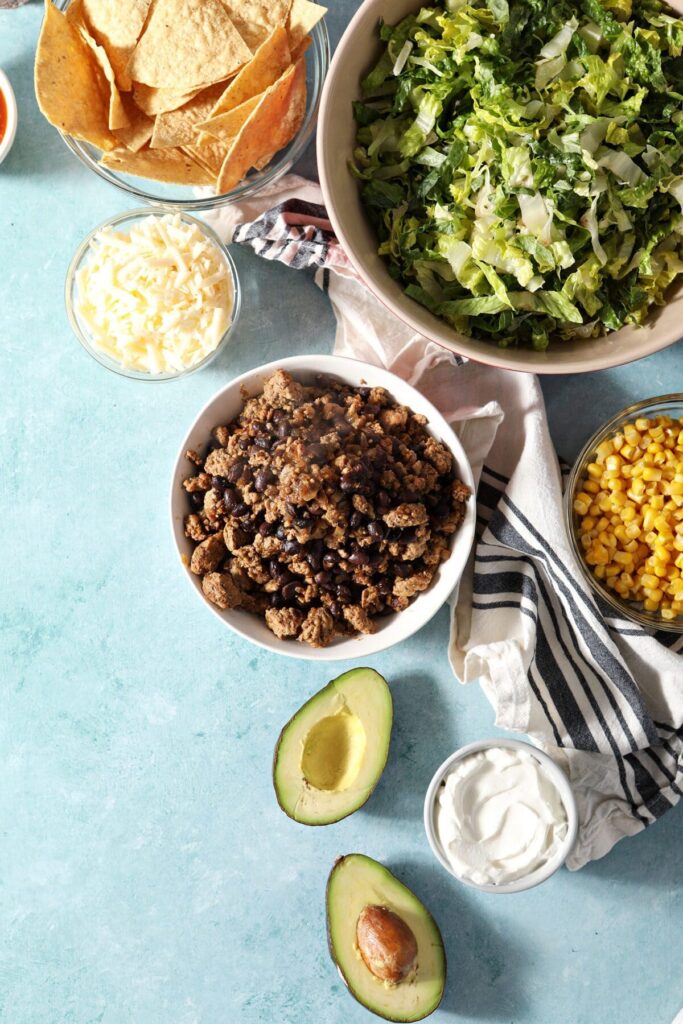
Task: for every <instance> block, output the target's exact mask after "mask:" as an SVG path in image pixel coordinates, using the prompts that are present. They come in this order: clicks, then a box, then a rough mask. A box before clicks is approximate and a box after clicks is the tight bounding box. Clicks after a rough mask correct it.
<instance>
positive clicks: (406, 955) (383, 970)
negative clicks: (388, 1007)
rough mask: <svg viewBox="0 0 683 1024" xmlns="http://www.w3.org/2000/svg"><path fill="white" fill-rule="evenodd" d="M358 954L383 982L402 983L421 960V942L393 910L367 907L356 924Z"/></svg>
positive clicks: (374, 906)
mask: <svg viewBox="0 0 683 1024" xmlns="http://www.w3.org/2000/svg"><path fill="white" fill-rule="evenodd" d="M356 943H357V945H358V951H359V953H360V955H361V957H362V959H363V962H364V964H365V966H366V967H367V968H368V970H369V971H370V972H371V973H372V974H374V975H375V977H376V978H379V979H380V980H381V981H388V982H391V983H392V984H394V985H395V984H398V983H399V982H400V981H403V979H404V978H405V977H406V975H408V974H409V973H410V971H411V970H412V968H413V965H414V963H415V959H416V957H417V940H416V938H415V935H414V934H413V932H412V930H411V928H410V927H409V926H408V925H407V924H406V922H405V921H404V920H403V918H402V917H399V915H398V914H396V913H394V911H393V910H390V909H389V907H380V906H376V905H370V904H368V906H366V907H364V908H363V910H362V911H361V913H360V916H359V918H358V922H357V924H356Z"/></svg>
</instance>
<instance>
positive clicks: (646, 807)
mask: <svg viewBox="0 0 683 1024" xmlns="http://www.w3.org/2000/svg"><path fill="white" fill-rule="evenodd" d="M208 219H209V220H210V221H211V222H212V224H213V226H214V227H215V228H216V230H217V231H218V233H219V234H220V235H221V236H222V237H223V238H224V239H226V240H231V239H232V240H233V241H235V242H239V243H241V244H244V245H249V246H251V248H253V249H254V251H255V252H257V253H258V254H259V255H260V256H263V257H264V258H267V259H277V260H280V261H282V262H284V263H287V264H290V265H291V266H293V267H296V268H311V267H312V268H318V269H317V273H316V281H317V283H318V284H319V285H320V286H321V287H323V288H325V289H326V290H327V292H328V294H329V297H330V300H331V302H332V305H333V308H334V312H335V315H336V318H337V335H336V340H335V349H334V350H335V352H336V353H337V354H339V355H345V356H353V357H355V358H357V359H363V360H365V361H366V362H369V363H374V364H377V365H381V366H385V367H387V368H388V369H389V370H391V371H393V372H394V373H396V374H398V375H399V376H401V377H403V378H405V379H406V380H408V381H409V382H410V383H411V384H413V385H415V386H416V387H418V388H419V389H420V390H421V391H423V392H424V393H425V394H426V395H427V396H428V397H429V398H430V400H431V401H432V402H433V403H434V405H436V406H437V408H438V409H439V410H440V411H441V412H442V413H443V415H444V416H445V417H446V419H447V420H448V421H449V422H450V423H452V424H453V425H454V427H455V429H456V430H457V431H458V434H459V436H460V438H461V440H462V443H463V445H464V447H465V450H466V451H467V454H468V456H469V458H470V462H471V464H472V469H473V471H474V476H475V480H476V481H477V482H478V483H479V490H478V499H477V500H478V524H479V534H478V539H477V544H476V550H475V552H473V557H472V559H471V565H470V571H469V572H468V573H467V574H466V577H465V578H464V579H463V581H462V584H461V586H460V589H459V593H458V595H457V600H456V602H455V604H454V607H453V613H452V622H451V637H450V645H449V657H450V662H451V665H452V667H453V671H454V673H455V675H456V676H457V677H458V679H459V680H460V681H461V682H462V683H471V682H475V681H479V682H480V684H481V686H482V687H483V689H484V692H485V693H486V696H487V697H488V699H489V701H490V702H491V704H492V705H493V708H494V710H495V713H496V724H497V725H498V726H500V727H502V728H504V729H509V730H512V731H514V732H522V733H527V734H528V735H529V737H530V738H531V739H532V740H533V741H534V742H535V743H536V744H538V745H539V746H541V747H543V749H545V750H546V751H548V752H549V753H550V754H551V755H552V756H553V757H555V758H556V759H557V761H558V762H559V763H561V764H562V766H563V767H564V768H565V770H566V771H567V773H568V774H569V777H570V779H571V781H572V785H573V787H574V792H575V794H576V798H577V802H578V807H579V817H580V829H579V837H578V841H577V844H576V847H575V848H574V851H573V853H572V855H571V857H570V859H569V861H568V864H569V867H571V868H574V869H575V868H580V867H581V866H582V865H584V864H585V863H587V862H588V861H590V860H593V859H594V858H596V857H601V856H603V855H604V854H606V853H607V852H608V851H609V850H610V849H611V847H612V846H613V845H614V843H615V842H617V840H619V839H621V838H622V837H623V836H626V835H632V834H634V833H635V832H639V831H640V830H641V829H643V828H644V827H645V826H647V825H649V824H651V823H652V822H654V821H655V820H656V819H657V818H658V817H660V815H661V814H663V813H664V812H665V811H666V810H668V809H669V808H670V807H672V806H673V805H674V804H676V803H677V802H678V799H679V797H680V795H681V789H680V788H679V783H680V782H681V779H679V773H681V772H682V771H683V661H682V659H681V655H680V653H679V652H680V651H681V650H683V638H682V639H681V640H677V639H676V637H675V635H673V634H666V633H658V634H655V635H651V634H649V633H647V632H646V631H645V630H643V629H641V628H640V627H637V626H635V625H634V624H633V623H631V622H630V621H628V620H626V619H623V618H620V617H619V616H617V615H615V613H614V612H613V611H612V610H611V609H610V608H609V607H608V606H606V605H605V606H601V605H600V604H599V603H598V602H597V601H596V599H595V597H594V596H593V594H592V592H591V591H590V590H589V589H588V588H587V587H586V586H585V585H584V583H583V581H582V579H581V576H580V573H579V571H578V567H577V566H576V565H575V563H574V558H573V555H572V552H571V550H570V547H569V543H568V539H567V536H566V532H565V529H564V525H563V520H562V474H561V471H560V466H559V464H558V459H557V456H556V454H555V452H554V449H553V446H552V443H551V440H550V435H549V431H548V423H547V419H546V414H545V408H544V404H543V397H542V393H541V389H540V387H539V383H538V380H537V378H536V377H534V376H532V375H530V374H522V373H513V372H508V371H504V370H498V369H494V368H491V367H487V366H481V365H479V364H477V363H473V362H467V361H465V360H463V359H461V358H459V357H454V356H453V355H452V354H451V353H450V352H447V351H446V350H444V349H442V348H441V347H439V346H437V345H435V344H434V343H433V342H430V341H428V340H426V339H425V338H423V337H421V336H419V335H416V334H414V333H413V332H412V330H411V329H410V328H408V327H406V326H405V325H404V324H403V323H401V322H400V321H398V320H397V319H396V318H395V317H394V316H393V315H392V314H391V313H390V312H389V311H388V310H386V309H385V307H384V306H383V305H381V304H380V303H379V302H378V301H377V300H376V299H375V298H374V297H373V296H372V295H371V294H370V292H368V290H367V289H366V288H365V286H364V285H363V284H362V283H361V282H360V281H359V279H358V278H357V277H356V275H355V273H354V271H353V269H352V267H351V266H350V264H349V262H348V260H347V258H346V256H345V255H344V253H343V251H342V250H341V248H340V246H339V244H338V242H337V241H336V239H335V238H334V235H333V233H332V229H331V225H330V224H329V221H328V220H327V214H326V211H325V209H324V206H323V205H322V196H321V193H320V189H319V187H318V186H317V185H316V184H314V183H312V182H307V181H304V180H303V179H301V178H298V177H297V176H295V175H288V176H287V177H286V178H283V179H281V180H280V181H279V182H277V183H276V184H275V185H273V186H271V187H270V189H269V190H266V191H264V192H261V193H259V195H258V196H257V197H256V198H254V199H252V200H250V201H248V202H246V203H244V204H242V205H241V206H239V207H237V206H232V207H228V208H226V209H224V210H221V211H218V212H217V213H215V214H211V215H209V217H208ZM634 397H637V396H634Z"/></svg>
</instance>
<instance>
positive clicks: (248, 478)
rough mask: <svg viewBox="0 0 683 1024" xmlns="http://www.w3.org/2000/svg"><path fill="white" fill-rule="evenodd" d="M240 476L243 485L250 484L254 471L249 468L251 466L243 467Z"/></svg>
mask: <svg viewBox="0 0 683 1024" xmlns="http://www.w3.org/2000/svg"><path fill="white" fill-rule="evenodd" d="M242 475H243V477H244V481H245V483H248V484H250V483H251V481H252V480H253V479H254V470H253V469H252V468H251V466H245V467H244V473H243V474H242Z"/></svg>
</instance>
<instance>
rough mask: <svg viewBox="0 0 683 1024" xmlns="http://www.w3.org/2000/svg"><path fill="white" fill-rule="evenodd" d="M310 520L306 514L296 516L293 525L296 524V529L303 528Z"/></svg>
mask: <svg viewBox="0 0 683 1024" xmlns="http://www.w3.org/2000/svg"><path fill="white" fill-rule="evenodd" d="M310 522H311V520H310V519H309V518H308V516H297V518H296V519H295V520H294V525H295V526H296V528H297V530H305V529H306V527H307V526H309V525H310Z"/></svg>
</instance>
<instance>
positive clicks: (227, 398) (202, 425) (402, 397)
mask: <svg viewBox="0 0 683 1024" xmlns="http://www.w3.org/2000/svg"><path fill="white" fill-rule="evenodd" d="M278 369H283V370H286V371H287V372H288V373H290V374H291V375H292V376H293V377H294V378H295V380H297V381H299V382H300V383H303V384H307V383H312V382H313V381H314V378H315V377H316V376H317V375H319V374H323V375H325V376H329V377H332V378H334V379H336V380H337V381H340V382H342V383H344V384H348V385H350V386H352V387H370V388H373V387H381V388H384V389H386V391H388V392H389V394H390V395H391V398H392V399H393V400H394V401H395V402H397V403H399V404H401V405H405V406H407V407H408V408H410V409H411V410H412V411H413V412H414V413H417V414H421V415H423V416H425V417H426V418H427V424H426V430H427V432H428V433H429V434H430V435H431V436H433V437H434V438H436V439H437V440H438V441H440V442H441V443H442V444H443V445H445V446H446V447H447V448H448V449H449V450H450V452H451V453H452V455H453V459H454V469H455V473H456V475H457V476H458V478H459V479H460V480H461V481H463V483H465V484H466V485H467V486H468V487H469V488H470V489H471V492H472V495H471V497H470V498H469V499H468V501H467V510H466V513H465V518H464V520H463V521H462V522H461V524H460V525H459V527H458V529H457V530H456V532H455V534H453V537H452V549H451V553H450V556H449V557H448V558H447V559H446V560H445V561H443V562H442V563H441V565H440V566H439V568H438V569H437V571H436V573H435V575H434V578H433V580H432V582H431V585H430V586H429V588H428V589H427V590H424V591H423V592H422V593H419V594H418V595H417V597H416V598H415V599H414V601H413V602H412V604H410V605H409V607H407V608H406V609H405V610H403V611H400V612H397V613H395V614H392V615H388V616H386V617H384V618H381V619H379V620H378V622H377V630H376V632H374V633H371V634H370V633H368V634H360V635H358V636H354V637H338V638H336V639H334V640H333V641H332V642H331V643H330V644H329V645H328V646H325V647H312V646H309V645H308V644H307V643H301V642H298V641H296V640H292V639H280V638H278V637H277V636H275V635H274V634H273V633H272V632H271V631H270V629H269V628H268V627H267V625H266V623H265V621H264V619H263V618H262V617H260V616H257V615H255V614H251V613H249V612H246V611H243V610H240V609H239V608H226V609H221V608H218V607H217V606H216V605H215V604H212V603H211V602H210V601H207V599H206V597H205V596H204V594H203V592H202V580H201V578H200V577H199V576H197V575H194V574H193V573H192V572H191V571H190V568H189V566H190V560H191V557H192V552H193V550H194V549H195V547H196V544H195V543H194V542H193V541H192V540H191V539H190V538H189V537H187V536H186V534H185V518H186V516H187V515H188V512H189V511H190V509H189V506H188V495H187V494H186V492H185V491H184V490H183V481H184V480H185V479H186V478H188V477H189V476H191V475H192V473H193V472H195V473H196V472H197V469H196V467H193V466H192V464H191V462H190V461H189V460H188V459H187V458H186V454H185V453H186V452H187V451H188V449H190V450H195V451H197V452H204V451H205V450H206V447H207V443H208V442H209V440H210V438H211V431H212V430H213V429H214V427H216V426H217V425H219V424H227V423H229V422H230V421H232V420H233V419H234V418H235V417H236V416H238V415H239V413H240V411H241V410H242V407H243V405H244V401H245V395H247V396H252V397H253V396H256V395H258V394H260V393H261V392H262V390H263V385H264V382H265V381H266V380H267V379H268V378H269V377H270V376H271V375H272V374H273V373H274V372H275V371H276V370H278ZM474 490H475V487H474V480H473V477H472V470H471V468H470V465H469V462H468V459H467V456H466V454H465V452H464V450H463V447H462V445H461V443H460V441H459V439H458V437H457V436H456V434H455V433H454V432H453V430H452V429H451V427H450V426H449V425H448V423H447V422H446V421H445V419H444V418H443V416H441V414H440V413H439V412H438V410H437V409H436V408H435V407H434V406H433V405H432V404H431V403H430V402H429V401H428V400H427V399H426V398H425V397H424V395H422V394H421V393H420V392H419V391H417V390H416V389H415V388H414V387H412V386H411V385H410V384H407V383H406V382H405V381H404V380H401V378H400V377H397V376H395V375H394V374H392V373H390V372H389V371H387V370H385V369H382V368H380V367H376V366H370V365H368V364H366V363H362V362H359V361H356V360H351V359H344V358H341V357H339V356H323V355H308V356H294V357H291V358H288V359H282V360H278V361H276V362H273V363H269V364H266V365H264V366H260V367H257V368H256V369H254V370H250V371H249V372H247V373H244V374H242V375H241V376H240V377H237V378H235V380H233V381H232V382H231V383H229V384H227V385H226V386H225V387H223V388H221V390H220V391H218V392H217V393H216V394H215V395H214V396H213V398H211V399H210V400H209V401H208V402H207V403H206V405H205V406H204V408H203V409H202V410H201V411H200V412H199V414H198V415H197V417H196V418H195V419H194V421H193V423H192V425H191V426H190V428H189V430H188V431H187V433H186V435H185V437H184V438H183V439H182V442H181V444H180V447H179V450H178V456H177V459H176V462H175V466H174V468H173V473H172V477H171V488H170V514H171V528H172V531H173V539H174V542H175V546H176V550H177V554H178V559H179V563H180V565H181V569H182V572H183V574H184V575H185V577H186V579H187V580H188V582H189V583H190V585H191V586H192V587H193V589H194V590H195V591H196V593H197V595H198V597H199V598H200V600H201V602H202V604H203V605H204V607H205V608H208V609H209V610H210V611H211V612H212V613H213V614H214V615H215V616H216V617H217V618H218V619H219V620H220V621H221V622H222V623H223V624H224V625H225V626H227V627H228V628H230V629H232V630H233V631H234V632H235V633H238V634H239V635H240V636H241V637H244V639H246V640H249V641H250V642H251V643H254V644H256V645H257V646H259V647H263V648H265V649H267V650H270V651H274V652H276V653H277V654H283V655H286V656H288V657H293V658H300V659H306V660H312V661H341V660H345V659H349V658H367V657H368V656H369V655H372V654H376V653H377V652H378V651H382V650H385V649H386V648H388V647H392V646H394V644H397V643H399V642H400V641H401V640H405V639H406V638H407V637H409V636H411V635H412V634H413V633H415V632H416V631H417V630H418V629H420V628H421V627H422V626H424V625H425V623H427V622H429V620H430V619H431V618H432V617H433V616H434V615H435V614H436V612H437V611H438V610H439V609H440V608H441V606H442V605H443V604H444V603H445V602H446V601H447V600H448V598H449V597H450V595H451V594H452V592H453V590H454V589H455V588H456V587H457V585H458V583H459V581H460V578H461V576H462V573H463V571H464V569H465V565H466V563H467V559H468V556H469V553H470V549H471V547H472V541H473V538H474V527H475V516H476V508H475V499H474Z"/></svg>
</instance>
